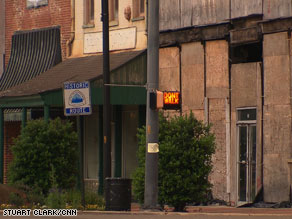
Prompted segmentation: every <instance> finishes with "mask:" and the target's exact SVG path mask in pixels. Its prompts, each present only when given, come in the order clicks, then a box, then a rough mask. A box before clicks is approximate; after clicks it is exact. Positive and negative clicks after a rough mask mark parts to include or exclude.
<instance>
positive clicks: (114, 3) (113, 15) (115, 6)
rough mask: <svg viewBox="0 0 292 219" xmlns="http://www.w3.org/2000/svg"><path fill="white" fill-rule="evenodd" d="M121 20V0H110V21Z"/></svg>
mask: <svg viewBox="0 0 292 219" xmlns="http://www.w3.org/2000/svg"><path fill="white" fill-rule="evenodd" d="M118 20H119V0H109V21H110V22H111V21H118Z"/></svg>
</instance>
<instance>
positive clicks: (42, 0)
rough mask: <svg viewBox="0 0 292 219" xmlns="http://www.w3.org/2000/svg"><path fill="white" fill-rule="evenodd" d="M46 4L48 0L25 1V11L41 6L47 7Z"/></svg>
mask: <svg viewBox="0 0 292 219" xmlns="http://www.w3.org/2000/svg"><path fill="white" fill-rule="evenodd" d="M48 4H49V1H48V0H26V8H27V9H33V8H39V7H42V6H47V5H48Z"/></svg>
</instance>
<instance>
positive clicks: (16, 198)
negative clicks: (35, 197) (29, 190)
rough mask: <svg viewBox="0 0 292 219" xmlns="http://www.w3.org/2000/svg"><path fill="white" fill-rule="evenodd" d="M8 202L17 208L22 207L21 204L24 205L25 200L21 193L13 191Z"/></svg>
mask: <svg viewBox="0 0 292 219" xmlns="http://www.w3.org/2000/svg"><path fill="white" fill-rule="evenodd" d="M8 202H9V204H10V205H12V206H14V207H17V208H20V207H21V206H23V205H24V203H25V200H24V199H23V197H21V195H19V194H17V193H13V192H12V193H10V194H9V201H8Z"/></svg>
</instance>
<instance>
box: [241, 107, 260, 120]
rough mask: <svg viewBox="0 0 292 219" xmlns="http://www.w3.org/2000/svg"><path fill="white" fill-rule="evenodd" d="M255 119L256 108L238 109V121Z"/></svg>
mask: <svg viewBox="0 0 292 219" xmlns="http://www.w3.org/2000/svg"><path fill="white" fill-rule="evenodd" d="M256 119H257V110H256V109H246V110H238V120H239V121H246V120H256Z"/></svg>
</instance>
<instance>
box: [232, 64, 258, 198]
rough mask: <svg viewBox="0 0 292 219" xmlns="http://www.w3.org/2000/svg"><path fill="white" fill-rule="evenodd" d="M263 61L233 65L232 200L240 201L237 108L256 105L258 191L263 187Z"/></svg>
mask: <svg viewBox="0 0 292 219" xmlns="http://www.w3.org/2000/svg"><path fill="white" fill-rule="evenodd" d="M261 83H262V80H261V63H242V64H235V65H232V67H231V91H232V92H231V153H230V154H231V156H230V160H231V161H230V163H231V191H232V192H231V201H232V203H237V201H238V196H237V195H238V184H239V181H238V174H239V172H238V163H237V161H238V160H237V158H238V156H239V155H238V154H239V148H238V136H237V125H236V122H237V109H238V108H245V107H256V109H257V123H256V126H257V127H256V132H257V135H256V143H257V148H256V163H257V164H256V185H255V186H256V192H259V190H260V189H261V187H262V181H261V173H262V171H261V170H262V156H261V154H262V147H261V146H262V144H261V140H262V138H261V130H262V124H261V122H262V120H261V116H262V95H261V94H262V86H261Z"/></svg>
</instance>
